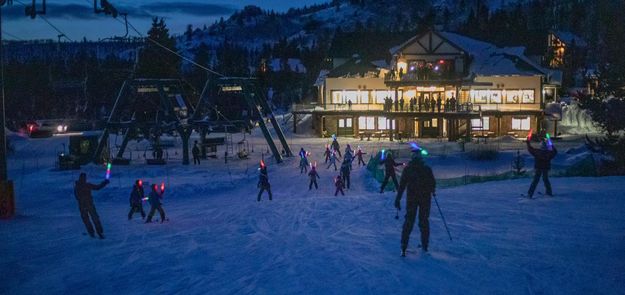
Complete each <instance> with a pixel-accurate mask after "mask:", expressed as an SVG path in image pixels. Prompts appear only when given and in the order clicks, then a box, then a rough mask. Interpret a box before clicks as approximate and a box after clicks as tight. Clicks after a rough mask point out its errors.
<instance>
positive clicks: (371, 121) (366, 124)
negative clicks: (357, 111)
mask: <svg viewBox="0 0 625 295" xmlns="http://www.w3.org/2000/svg"><path fill="white" fill-rule="evenodd" d="M358 128H359V129H361V130H375V117H359V118H358Z"/></svg>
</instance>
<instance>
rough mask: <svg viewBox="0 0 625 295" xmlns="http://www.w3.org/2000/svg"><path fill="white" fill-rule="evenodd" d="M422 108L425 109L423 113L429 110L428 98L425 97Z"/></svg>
mask: <svg viewBox="0 0 625 295" xmlns="http://www.w3.org/2000/svg"><path fill="white" fill-rule="evenodd" d="M423 104H424V107H425V111H426V112H428V111H429V110H430V98H429V97H427V96H426V97H425V102H424V103H423Z"/></svg>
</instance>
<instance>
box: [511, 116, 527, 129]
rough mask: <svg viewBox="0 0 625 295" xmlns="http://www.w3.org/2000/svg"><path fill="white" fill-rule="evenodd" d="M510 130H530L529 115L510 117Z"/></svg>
mask: <svg viewBox="0 0 625 295" xmlns="http://www.w3.org/2000/svg"><path fill="white" fill-rule="evenodd" d="M512 130H523V131H527V130H530V117H525V118H523V117H521V118H514V117H513V118H512Z"/></svg>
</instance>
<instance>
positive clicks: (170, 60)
mask: <svg viewBox="0 0 625 295" xmlns="http://www.w3.org/2000/svg"><path fill="white" fill-rule="evenodd" d="M148 38H149V40H146V44H145V47H144V48H143V50H141V53H140V54H139V64H138V66H137V73H136V76H137V77H138V78H175V77H179V75H180V63H181V60H180V57H179V56H177V55H175V54H173V53H172V52H169V51H168V50H166V49H165V48H167V49H169V50H171V51H174V52H177V49H176V40H175V39H174V38H173V37H171V36H170V35H169V29H168V28H167V26H166V25H165V20H164V19H162V18H160V19H159V18H156V17H155V18H153V19H152V28H150V30H149V31H148ZM157 43H158V44H157ZM163 47H165V48H163Z"/></svg>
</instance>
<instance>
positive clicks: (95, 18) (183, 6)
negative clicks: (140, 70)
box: [2, 0, 326, 40]
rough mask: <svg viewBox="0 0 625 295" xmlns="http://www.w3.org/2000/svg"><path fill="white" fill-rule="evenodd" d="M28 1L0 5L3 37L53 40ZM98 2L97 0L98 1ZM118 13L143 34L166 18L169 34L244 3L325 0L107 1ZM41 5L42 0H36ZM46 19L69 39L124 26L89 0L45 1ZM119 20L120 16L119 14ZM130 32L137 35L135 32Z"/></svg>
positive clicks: (115, 32)
mask: <svg viewBox="0 0 625 295" xmlns="http://www.w3.org/2000/svg"><path fill="white" fill-rule="evenodd" d="M30 2H31V1H29V0H14V2H13V6H8V7H7V6H5V7H3V8H2V19H3V26H2V28H3V30H2V31H3V32H4V33H5V34H4V36H3V37H4V38H5V39H8V40H11V39H16V38H19V39H56V38H57V35H58V33H57V32H56V31H55V30H54V29H53V28H52V27H50V25H48V24H47V23H46V22H45V21H44V20H43V19H41V18H39V17H38V18H36V19H34V20H32V19H30V18H28V17H26V16H25V15H24V6H23V5H22V4H20V3H25V4H29V3H30ZM98 2H99V0H98ZM110 2H111V3H112V4H113V5H115V6H116V7H117V9H118V10H119V11H120V12H128V18H129V20H130V22H131V23H132V24H133V25H135V27H137V29H139V30H140V31H141V32H142V33H145V32H147V30H148V28H149V26H150V22H151V20H150V18H151V17H152V16H159V17H165V19H166V23H167V25H168V26H169V27H170V29H171V32H172V33H176V34H180V33H182V32H184V30H185V28H186V26H187V25H188V24H192V25H193V26H194V27H202V26H203V25H210V24H212V23H213V22H215V20H218V19H219V18H220V17H222V16H223V17H224V18H227V17H228V16H229V15H230V14H232V12H234V11H235V10H238V9H241V8H243V7H244V6H245V5H257V6H260V7H261V8H263V9H273V10H275V11H286V10H288V9H289V8H290V7H303V6H304V5H311V4H316V3H323V2H326V1H324V0H291V1H284V0H263V1H251V0H229V1H228V0H204V1H201V0H185V1H174V0H156V1H153V0H152V1H149V0H132V1H131V0H110ZM37 3H38V4H40V3H41V0H37ZM46 17H47V19H48V20H49V21H50V22H51V23H52V24H53V25H55V26H56V27H58V28H59V29H60V30H62V31H63V32H65V33H66V34H67V35H68V36H69V38H71V39H73V40H80V39H82V38H83V37H86V38H87V39H90V40H97V39H99V38H107V37H112V36H119V35H123V34H124V33H125V29H124V26H123V25H122V24H121V23H120V22H117V21H115V20H113V19H112V18H111V17H110V16H105V15H104V14H98V15H96V14H94V13H93V1H92V0H48V1H47V13H46ZM120 19H121V17H120ZM130 33H131V35H134V36H136V35H137V34H136V33H134V32H132V31H131V32H130Z"/></svg>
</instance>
